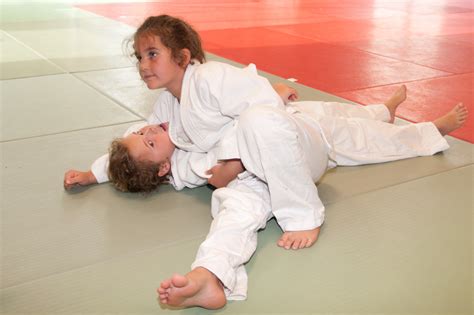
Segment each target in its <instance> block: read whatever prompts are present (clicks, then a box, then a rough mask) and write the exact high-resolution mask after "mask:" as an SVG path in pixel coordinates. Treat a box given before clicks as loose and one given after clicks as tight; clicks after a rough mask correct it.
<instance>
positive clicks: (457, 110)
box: [433, 103, 468, 136]
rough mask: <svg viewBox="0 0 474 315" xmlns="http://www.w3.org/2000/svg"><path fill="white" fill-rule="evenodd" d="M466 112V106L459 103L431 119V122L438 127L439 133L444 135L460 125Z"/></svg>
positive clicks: (464, 118) (465, 117)
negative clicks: (444, 113) (445, 112)
mask: <svg viewBox="0 0 474 315" xmlns="http://www.w3.org/2000/svg"><path fill="white" fill-rule="evenodd" d="M467 114H468V111H467V108H466V106H464V104H463V103H459V104H457V105H456V106H454V107H453V109H451V110H450V111H449V113H447V114H446V115H444V116H441V117H440V118H438V119H436V120H435V121H433V124H434V125H435V126H436V128H438V130H439V132H440V133H441V135H443V136H445V135H447V134H448V133H450V132H453V131H454V130H456V129H458V128H459V127H461V126H462V125H463V124H464V122H465V121H466V119H467Z"/></svg>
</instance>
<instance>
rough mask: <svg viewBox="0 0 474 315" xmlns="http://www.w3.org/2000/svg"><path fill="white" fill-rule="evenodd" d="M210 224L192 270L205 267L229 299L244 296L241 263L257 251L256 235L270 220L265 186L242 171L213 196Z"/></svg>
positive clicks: (245, 276)
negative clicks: (221, 284)
mask: <svg viewBox="0 0 474 315" xmlns="http://www.w3.org/2000/svg"><path fill="white" fill-rule="evenodd" d="M212 216H213V218H214V220H213V221H212V224H211V227H210V231H209V234H208V235H207V237H206V240H205V241H204V242H203V243H202V244H201V246H200V247H199V250H198V253H197V255H196V259H195V261H194V263H193V264H192V266H191V268H192V269H194V268H196V267H204V268H206V269H207V270H209V271H211V272H212V273H213V274H214V275H216V276H217V277H218V278H219V280H220V281H221V282H222V283H223V285H224V291H225V293H226V297H227V299H228V300H244V299H245V298H246V297H247V273H246V271H245V267H244V264H245V263H246V262H247V261H249V259H250V257H251V256H252V255H253V253H254V252H255V249H256V248H257V233H258V230H260V229H263V228H264V227H265V225H266V223H267V221H268V220H269V219H270V218H271V217H272V211H271V207H270V196H269V193H268V188H267V185H266V184H265V183H264V182H263V181H261V180H260V179H258V178H257V177H255V176H254V175H252V174H249V173H248V172H244V173H242V174H240V175H239V177H238V178H237V179H235V180H233V181H232V182H231V183H229V185H228V186H227V187H225V188H219V189H216V190H215V191H214V192H213V194H212Z"/></svg>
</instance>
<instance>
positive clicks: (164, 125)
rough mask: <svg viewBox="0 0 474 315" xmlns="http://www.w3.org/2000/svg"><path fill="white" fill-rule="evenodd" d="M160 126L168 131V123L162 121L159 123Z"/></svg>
mask: <svg viewBox="0 0 474 315" xmlns="http://www.w3.org/2000/svg"><path fill="white" fill-rule="evenodd" d="M159 126H160V127H161V129H163V130H164V131H168V123H162V124H159Z"/></svg>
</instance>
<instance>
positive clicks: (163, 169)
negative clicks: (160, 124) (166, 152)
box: [158, 160, 171, 177]
mask: <svg viewBox="0 0 474 315" xmlns="http://www.w3.org/2000/svg"><path fill="white" fill-rule="evenodd" d="M170 170H171V163H170V161H169V160H166V161H164V162H161V163H160V166H159V168H158V176H160V177H163V176H165V175H168V173H169V172H170Z"/></svg>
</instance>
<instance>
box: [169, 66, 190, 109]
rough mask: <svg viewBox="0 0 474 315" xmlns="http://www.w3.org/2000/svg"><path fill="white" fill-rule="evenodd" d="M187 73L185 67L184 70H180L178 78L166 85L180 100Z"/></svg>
mask: <svg viewBox="0 0 474 315" xmlns="http://www.w3.org/2000/svg"><path fill="white" fill-rule="evenodd" d="M185 73H186V68H184V69H183V71H180V72H179V75H178V76H177V78H176V79H175V80H174V81H173V82H171V83H170V84H169V86H167V87H166V88H167V89H168V91H170V93H171V94H173V96H174V97H176V98H177V99H178V102H179V101H180V100H181V88H182V87H183V80H184V74H185Z"/></svg>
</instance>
